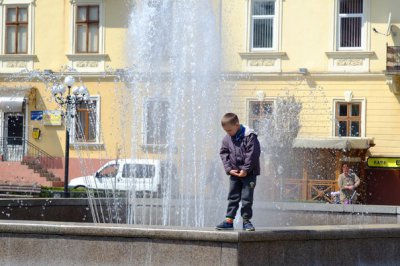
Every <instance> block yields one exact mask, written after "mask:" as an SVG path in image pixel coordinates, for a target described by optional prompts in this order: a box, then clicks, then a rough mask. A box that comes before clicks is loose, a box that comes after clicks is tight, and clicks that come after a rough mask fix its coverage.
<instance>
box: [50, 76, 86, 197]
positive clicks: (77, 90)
mask: <svg viewBox="0 0 400 266" xmlns="http://www.w3.org/2000/svg"><path fill="white" fill-rule="evenodd" d="M74 83H75V78H74V77H73V76H67V77H65V79H64V85H62V84H59V85H54V86H53V88H52V93H53V96H54V99H55V101H56V103H57V104H59V105H60V106H61V107H63V108H65V171H64V197H65V198H69V190H68V176H69V145H70V143H69V141H70V131H71V127H72V121H71V119H72V118H74V117H75V115H76V106H77V105H78V104H80V103H82V102H84V101H87V100H89V99H90V98H89V92H88V90H87V88H86V87H85V86H84V85H81V86H79V87H74V88H73V90H72V95H71V88H72V86H73V85H74ZM65 86H66V87H67V88H68V92H67V94H66V95H65V96H64V93H65V92H66V91H67V88H66V87H65Z"/></svg>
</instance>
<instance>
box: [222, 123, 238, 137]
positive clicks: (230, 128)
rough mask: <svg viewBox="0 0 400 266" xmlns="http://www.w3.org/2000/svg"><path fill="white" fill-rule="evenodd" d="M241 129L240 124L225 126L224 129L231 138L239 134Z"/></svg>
mask: <svg viewBox="0 0 400 266" xmlns="http://www.w3.org/2000/svg"><path fill="white" fill-rule="evenodd" d="M239 128H240V124H239V123H238V124H234V125H231V124H227V125H225V126H223V129H224V130H225V132H226V133H227V134H228V135H229V136H231V137H233V136H235V135H236V133H237V132H238V130H239Z"/></svg>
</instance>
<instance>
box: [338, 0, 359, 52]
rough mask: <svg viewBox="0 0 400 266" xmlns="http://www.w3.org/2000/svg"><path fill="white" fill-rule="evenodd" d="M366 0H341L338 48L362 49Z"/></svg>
mask: <svg viewBox="0 0 400 266" xmlns="http://www.w3.org/2000/svg"><path fill="white" fill-rule="evenodd" d="M363 25H364V0H339V7H338V31H337V32H338V37H337V38H338V48H339V49H349V50H352V49H361V48H362V47H363V46H364V45H363V40H364V36H363V35H364V32H363Z"/></svg>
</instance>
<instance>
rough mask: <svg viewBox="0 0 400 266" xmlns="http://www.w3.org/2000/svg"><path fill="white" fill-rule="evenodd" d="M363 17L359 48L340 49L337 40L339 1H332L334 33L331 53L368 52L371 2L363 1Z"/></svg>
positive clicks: (369, 0) (368, 0)
mask: <svg viewBox="0 0 400 266" xmlns="http://www.w3.org/2000/svg"><path fill="white" fill-rule="evenodd" d="M363 1H364V2H363V17H362V25H363V26H362V29H361V47H356V48H351V47H350V48H349V47H348V48H341V47H340V43H339V41H340V38H339V24H340V22H339V4H340V0H334V5H335V6H334V16H333V17H334V21H333V22H334V23H333V25H334V32H333V47H332V51H369V50H370V48H371V47H370V46H371V45H370V34H369V33H370V28H371V25H370V24H371V23H370V16H371V0H363Z"/></svg>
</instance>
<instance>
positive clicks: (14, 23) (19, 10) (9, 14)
mask: <svg viewBox="0 0 400 266" xmlns="http://www.w3.org/2000/svg"><path fill="white" fill-rule="evenodd" d="M28 25H29V21H28V7H27V6H8V7H7V8H6V23H5V26H6V38H5V52H6V54H26V53H27V52H28Z"/></svg>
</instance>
